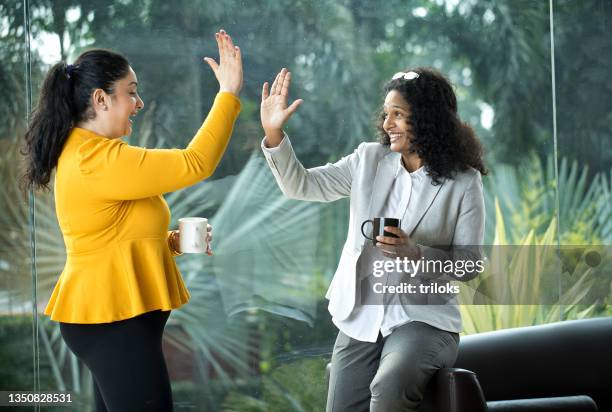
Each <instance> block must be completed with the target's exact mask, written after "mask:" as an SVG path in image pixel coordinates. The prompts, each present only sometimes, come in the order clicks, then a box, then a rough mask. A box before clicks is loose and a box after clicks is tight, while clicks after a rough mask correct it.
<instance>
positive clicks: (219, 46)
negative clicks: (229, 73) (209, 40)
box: [215, 32, 225, 64]
mask: <svg viewBox="0 0 612 412" xmlns="http://www.w3.org/2000/svg"><path fill="white" fill-rule="evenodd" d="M215 40H217V49H219V63H220V64H223V62H224V61H225V38H224V37H223V36H222V35H221V33H219V32H217V33H215Z"/></svg>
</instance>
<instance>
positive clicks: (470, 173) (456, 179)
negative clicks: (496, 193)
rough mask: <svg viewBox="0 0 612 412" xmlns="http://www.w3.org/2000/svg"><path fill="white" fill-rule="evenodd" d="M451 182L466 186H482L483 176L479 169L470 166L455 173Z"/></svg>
mask: <svg viewBox="0 0 612 412" xmlns="http://www.w3.org/2000/svg"><path fill="white" fill-rule="evenodd" d="M451 182H453V184H457V185H459V186H464V187H466V188H467V187H471V186H474V185H480V186H482V176H481V174H480V172H479V171H478V170H476V169H474V168H473V167H468V168H467V169H466V170H462V171H459V172H457V173H455V175H454V176H453V179H452V180H451Z"/></svg>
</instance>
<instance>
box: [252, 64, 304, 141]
mask: <svg viewBox="0 0 612 412" xmlns="http://www.w3.org/2000/svg"><path fill="white" fill-rule="evenodd" d="M290 84H291V72H289V71H288V70H287V69H285V68H283V69H282V70H281V71H280V72H279V73H278V74H277V75H276V79H274V82H273V83H272V87H271V88H269V87H268V82H265V83H264V84H263V88H262V91H261V108H260V115H261V125H262V127H263V129H264V132H265V133H266V142H265V143H266V146H268V147H276V146H278V145H279V143H280V142H281V140H283V131H282V129H283V126H284V124H285V123H286V122H287V120H289V118H290V117H291V115H292V114H293V113H295V111H296V110H297V108H298V107H299V105H300V104H302V102H303V100H302V99H297V100H296V101H294V102H293V103H291V105H290V106H289V107H287V100H288V96H289V86H290Z"/></svg>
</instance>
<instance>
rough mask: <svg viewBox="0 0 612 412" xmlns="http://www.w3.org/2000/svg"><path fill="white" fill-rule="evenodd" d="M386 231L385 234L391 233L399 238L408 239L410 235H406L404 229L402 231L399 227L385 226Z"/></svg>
mask: <svg viewBox="0 0 612 412" xmlns="http://www.w3.org/2000/svg"><path fill="white" fill-rule="evenodd" d="M384 231H385V232H389V233H393V234H394V235H397V236H399V237H400V238H407V237H408V235H407V234H406V232H404V231H403V230H402V229H400V228H399V227H395V226H385V227H384Z"/></svg>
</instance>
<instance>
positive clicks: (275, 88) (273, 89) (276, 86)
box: [270, 69, 285, 95]
mask: <svg viewBox="0 0 612 412" xmlns="http://www.w3.org/2000/svg"><path fill="white" fill-rule="evenodd" d="M283 70H285V69H283ZM283 70H281V71H280V72H278V74H277V75H276V78H275V79H274V82H272V88H271V89H270V94H272V95H274V94H277V92H276V90H277V89H278V83H279V81H280V77H281V74H282V73H283Z"/></svg>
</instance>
